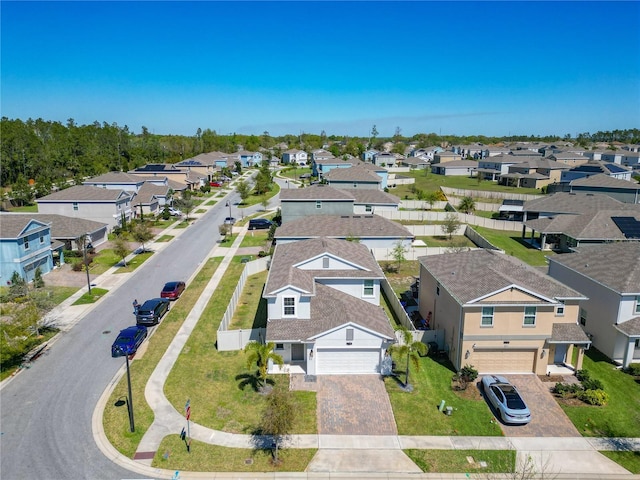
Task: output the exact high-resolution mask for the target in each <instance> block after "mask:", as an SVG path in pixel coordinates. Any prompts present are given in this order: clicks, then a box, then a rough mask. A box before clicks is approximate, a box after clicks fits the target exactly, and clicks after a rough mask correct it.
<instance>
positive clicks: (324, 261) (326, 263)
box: [322, 257, 329, 268]
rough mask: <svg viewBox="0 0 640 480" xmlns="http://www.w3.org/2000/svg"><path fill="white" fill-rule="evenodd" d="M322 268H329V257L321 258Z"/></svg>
mask: <svg viewBox="0 0 640 480" xmlns="http://www.w3.org/2000/svg"><path fill="white" fill-rule="evenodd" d="M322 268H329V257H322Z"/></svg>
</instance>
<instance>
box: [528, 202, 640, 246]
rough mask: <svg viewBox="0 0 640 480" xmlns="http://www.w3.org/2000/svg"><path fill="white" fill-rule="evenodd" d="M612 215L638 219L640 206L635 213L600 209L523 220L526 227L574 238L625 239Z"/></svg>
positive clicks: (639, 217) (581, 239)
mask: <svg viewBox="0 0 640 480" xmlns="http://www.w3.org/2000/svg"><path fill="white" fill-rule="evenodd" d="M612 217H635V218H636V220H640V207H638V209H637V213H636V214H635V215H633V214H632V212H629V211H628V210H600V211H597V212H588V213H583V214H574V215H558V216H557V217H555V218H553V219H543V218H539V219H536V220H529V221H527V222H525V225H526V226H527V227H530V228H533V229H534V230H537V231H539V232H542V233H562V234H565V235H567V236H569V237H571V238H575V239H576V240H580V241H585V240H603V241H604V240H625V239H626V237H625V235H624V233H623V232H622V231H621V230H620V229H619V228H618V226H617V225H616V223H615V222H614V221H613V220H612Z"/></svg>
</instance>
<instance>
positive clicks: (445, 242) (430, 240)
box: [416, 235, 476, 248]
mask: <svg viewBox="0 0 640 480" xmlns="http://www.w3.org/2000/svg"><path fill="white" fill-rule="evenodd" d="M416 240H422V241H423V242H424V243H426V244H427V247H456V248H457V247H470V248H476V244H475V243H473V242H472V241H471V240H469V238H467V237H465V236H464V235H453V236H452V237H451V240H449V237H447V236H446V235H443V236H438V237H416ZM417 248H419V247H417Z"/></svg>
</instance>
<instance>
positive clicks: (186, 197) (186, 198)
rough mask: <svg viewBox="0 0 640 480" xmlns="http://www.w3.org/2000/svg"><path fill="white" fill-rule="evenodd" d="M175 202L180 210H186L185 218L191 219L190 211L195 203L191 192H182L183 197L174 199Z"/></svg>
mask: <svg viewBox="0 0 640 480" xmlns="http://www.w3.org/2000/svg"><path fill="white" fill-rule="evenodd" d="M173 204H174V205H175V206H176V207H177V208H178V209H180V210H182V211H183V212H184V215H185V219H186V220H188V219H189V213H191V210H193V207H194V206H195V203H193V200H192V199H191V192H189V191H188V190H187V191H185V192H184V193H183V194H182V198H177V199H175V200H174V201H173Z"/></svg>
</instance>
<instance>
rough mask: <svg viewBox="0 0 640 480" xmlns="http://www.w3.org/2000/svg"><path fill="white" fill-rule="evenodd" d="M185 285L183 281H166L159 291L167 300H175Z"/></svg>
mask: <svg viewBox="0 0 640 480" xmlns="http://www.w3.org/2000/svg"><path fill="white" fill-rule="evenodd" d="M185 287H186V285H185V283H184V282H167V283H165V285H164V288H163V289H162V292H160V297H161V298H168V299H169V300H177V299H178V298H180V295H182V292H184V289H185Z"/></svg>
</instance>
